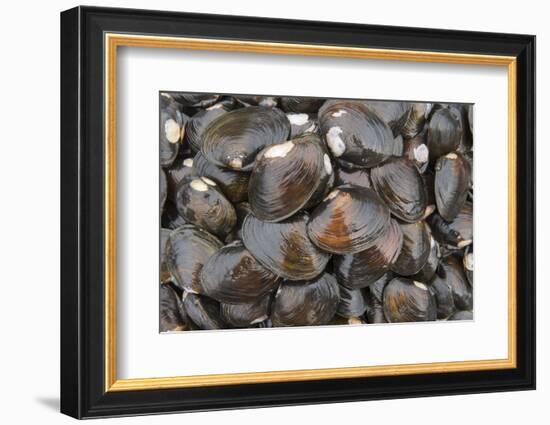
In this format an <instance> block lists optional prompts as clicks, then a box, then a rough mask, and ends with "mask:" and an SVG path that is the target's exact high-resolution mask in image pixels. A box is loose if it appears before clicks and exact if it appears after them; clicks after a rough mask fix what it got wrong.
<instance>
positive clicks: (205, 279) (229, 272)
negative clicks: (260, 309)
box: [201, 241, 279, 304]
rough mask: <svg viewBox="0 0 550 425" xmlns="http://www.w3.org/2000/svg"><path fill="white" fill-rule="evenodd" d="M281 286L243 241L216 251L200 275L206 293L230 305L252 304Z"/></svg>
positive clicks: (277, 279)
mask: <svg viewBox="0 0 550 425" xmlns="http://www.w3.org/2000/svg"><path fill="white" fill-rule="evenodd" d="M278 282H279V278H278V277H277V276H276V275H275V274H273V273H271V272H270V271H269V270H267V269H266V268H265V267H264V266H262V265H261V264H260V263H259V262H258V261H257V260H256V259H255V258H254V257H253V256H252V254H250V252H249V251H248V250H247V249H246V248H245V247H244V245H243V243H242V242H241V241H235V242H233V243H231V244H229V245H226V246H224V247H223V248H221V249H220V250H219V251H217V252H216V253H215V254H214V255H212V256H211V257H210V258H209V260H208V261H207V262H206V264H205V265H204V267H203V268H202V272H201V286H202V289H203V291H204V292H203V293H204V294H206V295H208V296H209V297H211V298H214V299H215V300H217V301H219V302H222V303H227V304H240V303H249V302H252V301H254V300H255V299H256V298H258V297H259V296H261V295H264V294H266V293H267V292H269V291H270V290H272V289H273V288H274V287H275V286H276V285H277V283H278Z"/></svg>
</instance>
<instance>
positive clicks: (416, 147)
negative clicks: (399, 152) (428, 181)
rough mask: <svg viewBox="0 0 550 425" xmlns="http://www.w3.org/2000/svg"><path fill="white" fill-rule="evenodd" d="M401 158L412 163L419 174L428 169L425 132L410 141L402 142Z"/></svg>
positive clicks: (428, 161)
mask: <svg viewBox="0 0 550 425" xmlns="http://www.w3.org/2000/svg"><path fill="white" fill-rule="evenodd" d="M403 156H404V157H405V158H408V159H410V160H411V161H413V162H414V165H416V168H418V171H420V172H421V173H424V171H426V170H427V169H428V165H429V163H430V151H429V149H428V146H427V145H426V130H424V131H422V132H420V133H419V134H417V135H416V136H415V137H413V138H411V139H404V140H403Z"/></svg>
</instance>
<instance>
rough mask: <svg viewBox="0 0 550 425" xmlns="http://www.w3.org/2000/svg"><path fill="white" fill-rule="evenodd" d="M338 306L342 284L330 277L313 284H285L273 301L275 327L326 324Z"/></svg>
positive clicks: (310, 282) (308, 282) (326, 274)
mask: <svg viewBox="0 0 550 425" xmlns="http://www.w3.org/2000/svg"><path fill="white" fill-rule="evenodd" d="M338 302H339V291H338V283H336V279H335V278H334V277H333V276H331V275H330V274H328V273H323V274H322V275H321V276H319V277H317V278H315V279H313V280H309V281H297V282H288V281H287V282H283V283H282V284H281V286H279V289H278V290H277V293H276V294H275V298H274V300H273V305H272V307H271V309H272V311H271V320H272V322H273V325H274V326H308V325H322V324H326V323H328V322H329V321H330V320H331V319H332V318H333V316H334V315H335V313H336V310H337V308H338Z"/></svg>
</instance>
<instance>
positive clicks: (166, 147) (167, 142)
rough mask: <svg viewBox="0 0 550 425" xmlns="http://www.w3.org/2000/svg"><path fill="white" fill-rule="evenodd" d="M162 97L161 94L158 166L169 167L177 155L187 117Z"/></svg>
mask: <svg viewBox="0 0 550 425" xmlns="http://www.w3.org/2000/svg"><path fill="white" fill-rule="evenodd" d="M163 97H164V96H161V108H160V128H159V140H160V147H159V155H160V166H161V167H169V166H170V165H171V164H172V162H174V160H175V159H176V156H177V155H178V150H179V147H180V143H181V141H182V139H183V135H184V134H185V122H186V121H187V120H188V118H187V117H186V116H185V115H184V114H182V113H181V112H180V111H179V110H178V109H177V107H176V106H175V103H173V102H165V101H163Z"/></svg>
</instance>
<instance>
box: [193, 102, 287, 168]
mask: <svg viewBox="0 0 550 425" xmlns="http://www.w3.org/2000/svg"><path fill="white" fill-rule="evenodd" d="M289 134H290V123H289V122H288V119H287V117H286V115H285V114H284V113H283V112H282V111H280V110H279V109H277V108H266V107H263V106H251V107H248V108H242V109H237V110H234V111H231V112H228V113H226V114H223V115H222V116H220V117H218V118H216V119H215V120H214V121H212V122H211V123H210V124H209V125H208V127H207V128H206V129H205V130H204V132H203V135H202V147H201V152H202V153H203V154H204V156H205V157H206V158H207V159H208V160H209V161H210V162H212V163H213V164H216V165H218V166H220V167H225V168H232V169H234V170H237V171H250V170H252V167H253V166H254V161H255V159H256V155H257V153H258V152H259V151H260V150H262V149H263V148H264V147H266V146H269V145H274V144H277V143H281V142H284V141H286V140H287V138H288V136H289Z"/></svg>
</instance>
